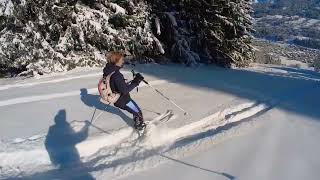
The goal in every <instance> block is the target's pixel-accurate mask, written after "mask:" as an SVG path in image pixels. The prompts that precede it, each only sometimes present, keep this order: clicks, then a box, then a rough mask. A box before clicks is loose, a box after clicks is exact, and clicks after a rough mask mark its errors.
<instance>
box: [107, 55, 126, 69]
mask: <svg viewBox="0 0 320 180" xmlns="http://www.w3.org/2000/svg"><path fill="white" fill-rule="evenodd" d="M107 60H108V63H110V64H113V65H116V66H119V67H122V66H123V63H124V61H123V53H121V52H110V53H108V54H107Z"/></svg>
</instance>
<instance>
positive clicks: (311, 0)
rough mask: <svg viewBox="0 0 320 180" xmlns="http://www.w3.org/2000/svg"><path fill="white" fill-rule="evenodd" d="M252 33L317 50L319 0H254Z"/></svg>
mask: <svg viewBox="0 0 320 180" xmlns="http://www.w3.org/2000/svg"><path fill="white" fill-rule="evenodd" d="M253 8H254V13H253V17H254V18H255V29H256V32H255V34H254V35H255V36H256V37H258V38H264V39H267V40H271V41H283V42H285V43H289V44H296V45H301V46H305V47H309V48H314V49H320V0H257V1H256V3H254V4H253Z"/></svg>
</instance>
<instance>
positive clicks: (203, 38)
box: [149, 0, 253, 67]
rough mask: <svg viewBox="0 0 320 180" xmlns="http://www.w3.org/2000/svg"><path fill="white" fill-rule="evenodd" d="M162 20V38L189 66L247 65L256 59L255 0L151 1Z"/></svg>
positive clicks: (172, 53)
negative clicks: (253, 21)
mask: <svg viewBox="0 0 320 180" xmlns="http://www.w3.org/2000/svg"><path fill="white" fill-rule="evenodd" d="M149 3H150V4H151V6H152V7H153V8H152V9H153V13H154V14H155V15H156V17H157V18H158V17H160V19H161V24H162V26H163V27H162V29H163V30H162V31H166V32H165V33H162V34H163V35H160V39H161V40H162V41H163V43H164V44H165V45H166V46H167V47H166V48H167V49H171V50H172V51H171V53H170V55H171V56H172V57H174V58H176V59H178V60H179V59H181V60H180V61H183V62H186V63H187V64H195V63H197V62H199V61H202V62H203V61H207V62H209V63H210V62H214V63H217V64H220V65H223V66H226V67H230V66H232V65H235V66H238V67H242V66H247V65H248V64H249V63H250V62H251V59H252V47H251V45H250V44H251V38H252V36H251V32H252V31H253V29H252V27H251V25H252V22H251V21H252V18H251V16H250V14H251V13H252V7H251V0H149ZM167 52H168V51H167Z"/></svg>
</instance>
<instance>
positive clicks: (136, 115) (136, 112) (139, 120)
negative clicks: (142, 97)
mask: <svg viewBox="0 0 320 180" xmlns="http://www.w3.org/2000/svg"><path fill="white" fill-rule="evenodd" d="M122 109H124V110H126V111H128V112H129V113H131V114H132V115H133V120H134V121H135V128H137V129H143V128H144V127H145V126H146V124H145V123H144V122H143V115H142V111H141V110H140V108H139V106H138V105H137V103H135V102H134V101H133V100H130V101H129V102H128V103H127V104H126V105H125V107H122Z"/></svg>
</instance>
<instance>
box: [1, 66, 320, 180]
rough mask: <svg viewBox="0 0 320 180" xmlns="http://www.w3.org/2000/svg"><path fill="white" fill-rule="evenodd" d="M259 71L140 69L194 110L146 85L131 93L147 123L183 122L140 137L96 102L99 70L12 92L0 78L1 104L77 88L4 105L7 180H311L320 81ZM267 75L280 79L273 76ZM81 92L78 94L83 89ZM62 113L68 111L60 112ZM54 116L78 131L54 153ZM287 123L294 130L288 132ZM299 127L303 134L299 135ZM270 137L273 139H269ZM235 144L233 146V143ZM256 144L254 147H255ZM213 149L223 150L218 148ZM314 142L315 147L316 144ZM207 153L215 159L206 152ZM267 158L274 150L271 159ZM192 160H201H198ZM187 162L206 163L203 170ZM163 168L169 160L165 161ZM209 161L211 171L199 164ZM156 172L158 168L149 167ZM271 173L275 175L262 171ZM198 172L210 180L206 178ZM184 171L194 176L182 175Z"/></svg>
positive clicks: (3, 151) (4, 175)
mask: <svg viewBox="0 0 320 180" xmlns="http://www.w3.org/2000/svg"><path fill="white" fill-rule="evenodd" d="M154 66H155V67H154ZM261 67H262V68H260V69H259V72H255V69H254V68H252V69H249V70H250V71H247V70H225V69H220V68H215V67H200V68H198V69H196V70H194V69H187V68H180V67H179V66H156V65H142V66H141V67H140V66H138V67H137V69H138V70H139V71H140V72H142V73H143V74H144V75H145V76H146V79H147V80H148V81H150V82H152V81H154V82H164V83H159V84H157V85H156V86H157V88H159V89H160V90H161V91H163V92H164V93H165V94H166V95H167V96H168V97H170V98H172V99H173V100H174V101H175V102H177V104H179V105H181V106H182V107H183V108H185V109H186V111H188V112H190V115H189V116H184V115H183V114H182V113H181V112H180V111H179V109H177V108H175V107H174V106H171V105H168V103H167V102H164V101H163V100H162V98H161V97H159V96H158V95H156V94H154V92H153V91H152V90H151V89H149V88H141V89H140V90H139V92H138V93H136V92H133V93H132V96H133V98H134V99H135V100H136V101H137V102H138V103H139V105H140V106H141V107H142V110H143V113H144V114H145V117H146V119H149V120H150V119H153V118H154V117H155V116H159V114H161V112H165V111H166V110H168V109H173V111H174V113H175V118H176V119H174V120H172V121H168V122H166V123H162V124H161V123H159V124H156V125H155V126H153V125H151V126H150V127H149V129H148V130H147V132H146V134H145V136H144V137H139V136H138V134H137V133H136V131H134V130H133V129H132V128H131V127H128V126H131V125H132V124H130V123H132V120H131V117H128V116H127V114H126V113H123V112H121V111H119V110H118V109H116V108H114V107H106V106H104V105H102V104H100V103H99V101H98V96H97V95H96V94H94V87H96V84H97V80H98V78H97V77H95V76H94V74H98V72H91V73H92V74H93V76H83V77H81V73H78V74H77V75H76V76H75V77H77V76H80V77H81V78H73V77H72V75H70V77H68V78H69V79H66V78H64V77H63V76H62V77H59V78H61V81H60V82H52V83H51V80H54V78H51V79H50V77H46V78H43V79H39V80H36V79H30V80H24V82H23V83H26V84H29V85H31V86H26V87H24V86H21V87H18V86H16V87H14V84H10V81H8V80H6V81H5V82H2V81H0V84H2V86H3V85H4V87H10V86H12V87H10V88H8V89H3V90H1V95H3V96H1V97H0V102H7V101H10V100H14V99H15V98H19V97H20V98H21V97H35V96H40V97H42V96H43V97H45V96H46V95H49V96H50V95H52V94H56V93H58V94H61V95H63V94H64V93H65V94H68V92H73V91H74V94H72V95H70V96H63V97H55V98H51V99H33V98H30V101H28V102H21V101H20V102H19V103H17V104H14V105H13V104H12V105H9V104H7V105H4V106H1V107H0V113H1V114H2V118H1V119H0V120H1V121H0V123H1V126H0V135H1V136H0V137H1V139H0V166H1V168H0V179H1V178H13V177H14V179H59V178H60V179H61V178H75V179H90V177H92V178H93V177H94V178H97V179H112V178H128V179H131V178H132V179H140V178H141V177H144V178H145V179H150V177H151V175H152V173H154V174H157V173H158V174H160V175H161V174H162V176H159V178H160V179H161V177H163V178H162V179H173V178H174V177H172V176H170V174H172V173H166V171H164V170H163V169H165V168H164V166H166V164H168V167H171V168H172V170H175V169H177V172H180V173H178V174H176V177H179V178H180V179H188V178H189V179H190V178H192V177H194V176H192V175H191V174H189V171H188V172H185V170H181V167H180V166H183V167H184V168H191V169H193V170H190V173H191V172H193V173H194V175H196V176H199V178H200V179H206V178H207V179H232V178H238V177H240V178H241V177H245V178H244V179H261V177H259V175H261V174H263V175H264V177H270V178H269V179H288V178H287V177H290V178H291V179H295V178H293V176H291V175H290V174H289V173H290V172H289V171H286V170H285V168H287V167H292V168H293V169H295V172H296V173H295V175H297V177H301V178H303V177H308V178H307V179H314V178H312V177H318V176H319V175H318V174H317V172H318V171H316V170H314V169H313V168H312V167H317V166H318V165H319V162H320V160H319V159H318V158H311V157H312V156H313V157H316V156H315V153H316V152H319V150H318V145H316V144H317V143H316V142H317V141H316V139H317V138H314V137H319V136H318V133H317V132H318V130H319V129H320V127H319V117H320V114H319V113H318V112H319V111H318V110H317V109H318V107H319V102H320V97H319V95H318V92H319V90H320V86H319V83H318V82H319V81H317V80H315V79H304V78H299V77H300V76H301V74H299V76H296V75H295V74H290V73H289V71H286V72H285V73H284V71H281V72H278V71H273V68H272V67H267V68H264V66H261ZM139 68H140V69H139ZM269 70H270V71H272V72H273V73H271V74H269ZM155 74H156V75H157V77H156V76H155ZM186 74H188V76H186ZM127 75H129V74H127ZM306 76H307V74H306ZM208 77H210V78H208ZM221 77H223V78H221ZM129 78H130V76H129ZM315 78H316V77H315ZM42 82H45V83H42ZM77 89H79V90H80V91H77V93H76V91H75V90H77ZM95 111H97V112H99V113H100V112H104V113H102V115H101V117H99V119H97V120H96V121H95V122H94V124H91V125H90V126H89V132H87V133H88V134H86V131H85V130H82V131H80V130H81V129H83V127H84V124H85V123H84V122H85V120H90V118H91V117H92V114H93V112H95ZM61 112H64V113H62V114H64V115H63V116H61ZM279 112H280V113H279ZM56 120H58V121H63V122H64V124H65V128H64V129H66V130H68V129H70V131H71V132H72V133H71V134H64V133H60V132H59V131H58V132H55V135H56V136H53V137H55V138H53V140H55V139H61V140H63V141H57V142H58V144H57V145H54V146H51V148H54V149H51V148H50V146H49V148H48V146H45V144H46V143H45V141H48V137H50V136H51V137H52V134H51V132H52V131H48V129H49V127H50V128H51V127H55V125H56V124H55V123H56V122H55V121H56ZM278 121H279V122H281V123H278ZM262 122H263V123H262ZM264 122H267V123H264ZM291 123H294V124H291ZM274 125H275V126H278V125H279V126H280V125H281V127H282V128H281V130H276V129H277V128H274V127H273V126H274ZM291 125H294V128H293V127H292V126H291ZM285 127H291V128H289V129H290V130H288V131H286V128H285ZM260 130H261V131H260ZM269 130H270V131H269ZM295 131H297V132H299V133H298V134H299V135H294V132H295ZM252 133H253V135H252V136H255V137H256V138H254V137H251V135H249V137H248V135H247V134H252ZM72 134H78V135H79V137H80V139H78V140H77V143H75V144H74V143H72V144H73V145H68V143H67V144H63V143H64V142H65V140H66V141H67V140H70V141H73V138H72V137H73V136H68V135H72ZM239 135H240V137H237V136H239ZM265 135H267V137H268V139H269V140H268V139H265V138H264V137H265ZM284 136H285V137H286V139H285V141H284V143H285V144H286V145H287V146H288V147H285V146H282V145H281V144H279V143H278V140H279V141H280V142H283V141H282V138H283V137H284ZM242 137H246V138H242ZM230 138H232V139H231V140H230V141H231V142H233V143H232V144H230V143H228V142H229V140H228V139H230ZM49 139H50V138H49ZM84 139H85V140H84ZM234 139H236V140H234ZM237 139H239V140H237ZM295 139H298V141H295ZM250 141H253V142H254V143H253V142H252V143H253V144H251V142H250ZM59 142H60V143H62V144H59ZM263 142H266V144H263ZM293 142H294V143H295V144H294V143H293ZM49 144H50V143H49ZM215 144H218V145H217V146H214V145H215ZM225 144H228V146H232V150H230V149H229V148H228V146H227V147H224V146H225ZM234 144H235V145H234ZM300 144H301V148H300V149H302V150H304V151H306V152H308V154H306V153H301V152H300V150H299V149H296V148H298V147H299V145H300ZM65 145H66V147H67V148H69V150H68V151H64V150H59V149H64V148H61V147H63V146H65ZM311 145H313V148H310V146H311ZM220 146H222V147H224V148H222V150H220V151H219V150H217V149H219V147H220ZM250 146H251V147H250ZM252 146H254V147H252ZM238 147H239V151H238V150H237V149H238ZM208 149H210V151H213V152H216V153H217V155H216V154H214V153H213V154H210V153H203V152H204V151H206V150H208ZM263 149H265V151H263ZM312 149H314V151H312ZM223 150H225V151H223ZM289 150H290V152H291V153H287V154H288V156H286V155H287V154H286V153H284V152H287V151H289ZM50 152H51V154H50ZM52 153H53V154H55V153H57V154H58V155H64V153H66V154H70V153H71V156H70V157H72V158H73V159H75V160H77V163H76V164H77V165H74V166H72V167H68V166H65V164H63V163H60V165H59V164H58V165H57V166H54V165H52V164H53V162H54V161H55V160H54V159H55V157H54V156H52ZM229 153H231V154H233V156H230V154H229ZM263 153H267V156H266V158H264V155H263ZM299 153H301V156H302V157H299V159H300V160H297V161H295V160H294V158H293V157H294V156H293V155H296V156H297V155H299ZM218 154H219V155H218ZM190 155H192V157H195V158H194V159H192V157H190ZM251 155H252V156H251ZM273 155H275V156H277V158H278V159H279V160H278V164H277V169H279V170H278V171H277V173H276V174H274V175H273V176H272V175H270V174H268V173H271V172H272V171H271V170H273V169H272V168H269V165H270V164H272V156H273ZM289 155H290V156H289ZM217 156H220V158H218V157H217ZM35 157H36V158H35ZM281 157H288V158H289V157H290V160H289V161H290V162H292V163H291V164H286V163H284V162H285V161H288V160H287V159H286V158H281ZM190 158H191V160H190ZM212 158H213V160H215V163H214V165H212V164H210V163H209V161H210V160H211V159H212ZM199 159H200V160H199ZM206 159H208V160H207V161H206ZM224 159H227V161H225V160H224ZM269 159H270V161H269ZM189 160H190V161H192V160H194V161H198V160H199V162H198V164H199V165H196V164H195V163H191V162H189ZM172 162H173V163H172ZM260 162H264V164H260ZM298 162H303V164H301V166H302V167H303V168H301V170H299V169H298V168H297V167H299V166H298V165H297V164H298ZM163 163H166V164H165V165H161V164H163ZM175 163H177V164H175ZM202 163H203V164H207V165H208V167H213V168H206V167H202V166H201V164H202ZM233 163H235V164H233ZM244 163H245V164H246V166H244V165H243V164H244ZM308 163H309V164H310V166H308ZM219 164H221V166H219ZM311 166H312V167H311ZM59 167H60V169H58V168H59ZM61 167H63V168H62V169H61ZM152 167H154V169H150V168H152ZM155 167H157V168H155ZM158 167H159V168H158ZM246 167H250V169H251V170H252V171H255V170H257V172H256V173H255V174H254V175H253V176H252V177H250V172H251V171H250V169H246ZM264 167H268V169H266V170H265V171H264V170H263V168H264ZM179 169H180V171H179ZM139 171H143V172H142V173H139ZM195 171H196V172H195ZM199 171H201V172H206V173H211V174H213V176H208V177H206V176H201V172H199ZM149 172H150V173H151V174H150V173H149ZM144 174H145V175H144ZM184 174H186V176H187V177H183V176H184ZM317 175H318V176H317ZM139 176H140V177H139ZM84 177H86V178H84ZM152 177H154V176H153V175H152ZM281 177H285V178H281ZM266 179H267V178H266Z"/></svg>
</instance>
